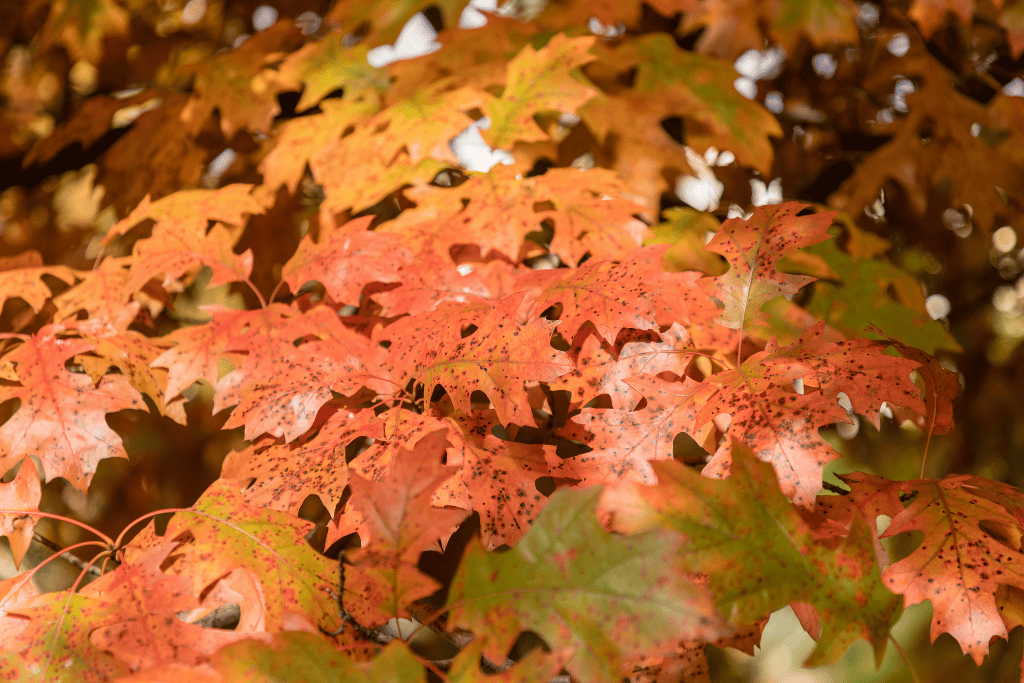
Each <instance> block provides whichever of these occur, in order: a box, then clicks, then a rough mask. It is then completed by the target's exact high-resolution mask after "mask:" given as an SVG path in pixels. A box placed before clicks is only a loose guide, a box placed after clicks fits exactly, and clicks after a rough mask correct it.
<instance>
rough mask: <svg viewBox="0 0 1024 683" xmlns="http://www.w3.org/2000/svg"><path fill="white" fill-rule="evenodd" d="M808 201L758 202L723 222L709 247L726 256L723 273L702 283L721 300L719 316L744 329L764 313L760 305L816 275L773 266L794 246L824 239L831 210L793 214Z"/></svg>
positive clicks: (720, 320) (811, 279) (801, 245)
mask: <svg viewBox="0 0 1024 683" xmlns="http://www.w3.org/2000/svg"><path fill="white" fill-rule="evenodd" d="M805 208H807V205H806V204H798V203H795V202H790V203H787V204H774V205H768V206H761V207H758V208H757V209H756V210H755V211H754V215H753V216H751V217H750V218H749V219H748V220H744V219H742V218H732V219H730V220H727V221H726V222H725V223H722V227H721V228H720V229H719V231H718V233H717V234H716V235H715V237H714V238H713V239H712V240H711V241H710V242H708V244H707V249H709V250H711V251H714V252H717V253H719V254H721V255H722V256H724V257H725V259H726V261H728V262H729V270H728V271H727V272H726V273H725V274H724V275H718V276H716V277H710V278H706V279H704V280H703V281H702V282H703V283H704V286H705V289H706V291H707V292H708V294H710V295H711V296H713V297H715V298H716V299H718V300H719V301H721V302H722V303H723V304H724V305H725V310H724V311H722V314H721V315H720V316H719V317H718V322H719V323H721V324H722V325H725V326H726V327H730V328H733V329H740V330H743V329H746V328H748V327H749V326H750V325H751V323H754V322H756V321H758V320H759V319H760V318H761V317H762V313H761V307H762V306H764V305H765V304H766V303H768V301H769V300H771V299H774V298H775V297H777V296H782V295H792V294H795V293H796V292H797V290H798V289H800V288H801V287H802V286H804V285H805V284H807V283H809V282H812V281H813V280H814V278H812V277H810V276H806V275H787V274H785V273H781V272H779V270H778V269H777V266H778V263H779V260H780V259H781V258H782V257H783V256H786V255H788V254H789V253H790V252H792V251H793V250H794V249H799V248H800V247H806V246H809V245H811V244H817V243H818V242H823V241H825V240H827V239H828V238H829V235H828V232H826V231H827V229H828V226H829V225H831V223H832V216H833V215H834V214H831V213H816V214H811V215H809V216H800V217H798V216H797V214H798V213H799V212H800V211H802V210H803V209H805Z"/></svg>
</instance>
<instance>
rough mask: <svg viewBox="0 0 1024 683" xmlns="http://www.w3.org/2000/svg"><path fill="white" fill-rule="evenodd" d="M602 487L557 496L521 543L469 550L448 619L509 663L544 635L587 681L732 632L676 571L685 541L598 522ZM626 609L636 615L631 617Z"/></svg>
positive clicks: (492, 656) (617, 675) (611, 677)
mask: <svg viewBox="0 0 1024 683" xmlns="http://www.w3.org/2000/svg"><path fill="white" fill-rule="evenodd" d="M599 494H600V490H599V489H596V488H595V489H590V490H587V491H568V490H562V491H558V492H556V493H555V494H554V495H553V496H552V497H551V500H550V501H549V502H548V504H547V506H546V507H545V508H544V510H543V512H541V514H540V516H539V517H538V518H537V520H536V522H535V523H534V525H533V527H532V528H531V529H530V531H528V532H527V533H526V535H525V536H524V537H523V538H522V539H521V540H520V542H519V543H518V544H517V545H516V547H515V548H513V549H512V550H510V551H508V552H507V553H503V554H494V553H488V552H486V551H485V550H484V548H483V545H482V544H481V543H479V542H473V543H471V544H470V546H469V547H468V548H467V549H466V551H465V555H464V557H463V561H462V564H461V565H460V567H459V570H458V572H457V574H456V575H455V578H454V579H453V581H452V587H451V590H450V592H449V595H448V605H449V606H450V607H451V617H450V620H449V623H450V624H452V625H457V626H460V627H463V628H467V629H469V630H472V631H473V632H474V633H475V634H476V635H477V637H480V636H486V637H487V643H486V645H485V647H484V648H483V652H484V655H485V656H486V657H487V658H488V659H489V660H491V661H499V662H500V661H503V660H504V658H505V656H506V655H507V654H508V651H509V648H510V647H511V646H512V644H513V642H514V641H515V640H516V638H517V637H518V636H519V634H520V632H522V631H533V632H534V633H537V634H538V635H539V636H540V637H541V638H543V639H544V641H545V642H546V643H547V645H548V646H549V647H550V648H551V649H552V650H553V651H556V652H560V651H563V650H564V651H566V652H567V653H571V654H570V658H569V659H568V661H567V662H566V664H565V667H566V669H568V671H569V672H570V673H571V674H572V675H573V676H574V677H578V678H579V679H580V680H586V681H595V682H607V683H611V682H612V681H619V680H620V679H621V677H622V675H623V674H624V673H625V670H626V668H627V666H628V664H629V663H630V662H633V661H635V660H637V659H640V658H642V657H644V656H647V655H649V654H650V653H652V652H663V651H667V650H671V649H672V648H674V647H675V645H676V643H677V642H678V641H680V640H683V639H687V638H690V639H696V638H703V639H711V638H715V637H717V636H719V635H723V634H725V633H726V632H727V631H728V628H727V627H726V626H725V624H724V623H723V622H722V621H721V619H720V617H719V616H718V615H717V614H716V613H715V611H714V609H713V608H712V607H711V604H710V600H709V597H708V596H707V594H706V593H705V592H704V591H703V590H702V589H700V588H698V587H697V586H696V585H695V584H693V583H690V582H689V581H688V580H687V579H686V578H684V576H683V573H682V572H681V571H679V567H678V565H677V560H676V554H677V552H678V549H679V547H680V546H679V539H678V537H677V538H673V537H672V535H671V534H669V533H667V532H664V531H651V532H647V533H645V534H641V535H635V536H627V537H622V536H616V535H612V534H610V533H608V532H606V531H604V530H603V529H601V527H600V525H599V524H598V522H597V516H596V506H597V499H598V496H599ZM625 615H629V616H628V617H626V616H625Z"/></svg>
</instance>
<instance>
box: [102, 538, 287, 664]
mask: <svg viewBox="0 0 1024 683" xmlns="http://www.w3.org/2000/svg"><path fill="white" fill-rule="evenodd" d="M175 545H176V544H174V543H165V544H163V545H162V546H158V547H156V548H153V549H152V550H150V551H149V552H147V553H145V554H144V555H142V556H141V557H139V558H138V559H137V560H136V561H135V562H133V563H131V564H122V565H119V566H118V567H117V568H115V569H114V571H112V572H110V573H108V574H105V575H103V576H101V577H100V578H99V579H97V580H96V581H94V582H92V583H91V584H89V585H88V586H87V587H86V588H85V589H84V590H83V595H85V596H87V597H89V598H91V599H95V600H98V601H101V602H103V603H107V604H108V605H110V614H109V616H107V617H106V618H105V619H102V620H97V621H98V622H99V623H96V622H93V623H94V628H93V629H92V630H91V632H90V633H89V642H91V643H92V644H93V645H94V646H95V647H97V648H98V649H100V650H102V651H103V652H109V653H110V654H112V655H114V656H115V657H117V658H118V659H120V660H121V661H123V662H125V663H126V664H127V665H128V667H129V668H130V669H131V670H132V671H138V670H139V669H149V668H151V667H155V666H159V665H162V664H167V663H171V662H175V663H180V664H185V665H190V666H194V665H196V664H198V663H200V662H203V661H205V660H206V659H207V657H209V655H212V654H213V653H214V652H216V651H217V650H219V649H220V648H222V647H223V646H225V645H227V644H228V643H232V642H237V641H239V640H243V639H246V638H252V637H265V638H266V639H267V640H269V636H268V635H267V634H265V633H262V634H260V633H258V634H253V633H245V632H243V631H229V630H225V629H208V628H203V627H201V626H196V625H193V624H189V623H187V622H185V621H184V620H182V619H179V618H178V614H179V613H181V612H185V611H189V610H191V609H193V608H195V607H197V606H198V605H199V600H198V598H197V597H196V595H195V594H194V592H193V590H194V588H193V585H192V581H191V580H190V579H189V578H188V577H186V576H175V575H170V574H165V573H163V572H162V571H161V570H160V564H161V562H163V561H165V560H166V558H167V555H168V554H169V553H170V552H172V551H173V550H174V548H175Z"/></svg>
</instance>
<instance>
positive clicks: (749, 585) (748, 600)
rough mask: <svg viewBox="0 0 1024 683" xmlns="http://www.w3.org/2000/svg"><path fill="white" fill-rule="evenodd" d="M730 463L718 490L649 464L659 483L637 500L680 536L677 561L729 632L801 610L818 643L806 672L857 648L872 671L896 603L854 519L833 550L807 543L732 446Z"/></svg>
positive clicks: (666, 465)
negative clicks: (690, 570) (806, 609)
mask: <svg viewBox="0 0 1024 683" xmlns="http://www.w3.org/2000/svg"><path fill="white" fill-rule="evenodd" d="M732 454H733V462H732V477H731V478H730V479H727V480H724V481H715V480H712V479H708V478H705V477H702V476H700V475H699V474H697V473H696V472H694V471H693V470H691V469H688V468H687V467H684V466H683V465H681V464H680V463H678V462H675V461H658V462H652V463H651V465H652V466H653V467H654V470H655V472H656V473H657V475H658V482H659V483H658V485H657V486H655V487H653V488H643V489H640V499H641V500H642V501H646V504H648V505H650V507H651V508H653V509H654V510H656V511H657V513H658V514H659V515H660V523H661V524H662V525H664V526H668V527H670V528H672V529H675V530H676V531H679V532H681V533H682V534H683V536H684V537H685V540H683V542H682V545H681V546H680V550H679V553H680V556H681V557H682V558H684V559H685V561H686V564H687V566H691V567H699V568H700V571H701V573H702V574H704V575H706V576H707V577H708V581H709V590H710V591H711V594H712V595H713V597H714V600H715V605H716V606H717V607H718V609H719V610H720V611H721V612H722V614H724V615H726V616H727V617H728V619H729V621H730V622H731V623H732V624H733V625H735V626H740V625H742V624H749V623H751V622H753V621H756V620H757V619H759V618H761V617H763V616H765V615H767V614H769V613H771V612H774V611H775V610H777V609H779V608H781V607H785V606H786V605H787V604H790V603H794V602H802V603H808V604H810V605H811V606H813V607H814V608H815V610H817V613H818V615H817V616H818V620H819V621H820V625H821V634H820V637H819V638H818V645H817V647H816V648H815V649H814V651H813V652H812V653H811V656H810V658H809V659H808V660H807V662H806V665H808V666H817V665H820V664H828V663H832V662H834V661H836V660H837V659H838V658H839V656H840V655H842V654H843V652H845V651H846V649H847V648H848V647H849V646H850V645H851V644H852V643H854V642H855V641H857V640H860V639H865V640H867V641H868V642H870V643H871V645H872V647H873V648H874V652H875V658H876V661H881V658H882V655H883V654H884V653H885V645H886V642H887V638H888V635H889V630H890V628H891V627H892V625H893V624H895V623H896V619H897V618H898V617H899V615H900V612H901V611H902V608H901V604H902V600H901V599H900V597H899V596H897V595H894V594H892V593H891V592H890V591H889V590H888V589H887V588H885V586H884V585H883V584H882V579H881V575H880V574H879V571H878V565H877V562H876V559H875V553H874V549H873V545H872V535H871V532H870V530H869V529H868V526H867V524H866V523H865V522H864V521H863V520H862V519H861V518H859V517H858V518H856V519H855V520H854V521H853V523H852V524H851V527H850V532H849V534H848V535H847V536H846V537H845V538H843V539H842V540H841V541H839V542H838V543H836V542H834V539H833V542H832V543H829V542H828V541H822V540H816V535H815V533H814V531H813V530H812V529H811V527H810V526H809V525H808V523H807V522H806V521H804V519H803V517H801V514H800V511H799V509H798V508H797V507H796V506H795V505H793V503H791V502H790V501H789V500H788V499H787V498H786V497H785V496H784V495H782V493H781V492H780V491H779V486H778V482H777V481H776V477H775V473H774V471H773V470H772V467H771V465H769V464H766V463H763V462H761V461H759V460H758V459H757V458H756V457H754V455H753V454H752V453H751V452H750V449H748V448H747V447H746V446H745V445H743V444H742V443H740V442H738V441H734V442H733V446H732Z"/></svg>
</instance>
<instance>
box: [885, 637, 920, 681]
mask: <svg viewBox="0 0 1024 683" xmlns="http://www.w3.org/2000/svg"><path fill="white" fill-rule="evenodd" d="M889 641H890V642H891V643H892V646H893V647H894V648H896V652H898V653H899V655H900V658H901V659H902V660H903V664H904V666H906V667H907V671H909V672H910V678H911V679H912V680H913V681H914V683H921V679H919V678H918V677H917V671H915V670H914V664H913V663H912V662H911V661H910V657H908V656H907V652H906V650H904V649H903V648H902V647H901V646H900V644H899V642H898V641H897V640H896V639H895V638H893V637H892V634H891V633H890V634H889Z"/></svg>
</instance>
